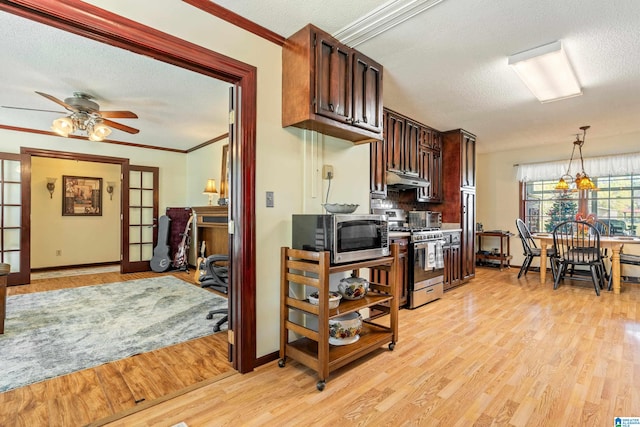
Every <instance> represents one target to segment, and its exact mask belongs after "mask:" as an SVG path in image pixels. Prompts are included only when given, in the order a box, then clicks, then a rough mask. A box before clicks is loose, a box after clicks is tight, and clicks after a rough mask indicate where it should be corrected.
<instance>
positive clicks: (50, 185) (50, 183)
mask: <svg viewBox="0 0 640 427" xmlns="http://www.w3.org/2000/svg"><path fill="white" fill-rule="evenodd" d="M57 179H58V178H47V190H49V198H51V199H53V190H55V189H56V180H57Z"/></svg>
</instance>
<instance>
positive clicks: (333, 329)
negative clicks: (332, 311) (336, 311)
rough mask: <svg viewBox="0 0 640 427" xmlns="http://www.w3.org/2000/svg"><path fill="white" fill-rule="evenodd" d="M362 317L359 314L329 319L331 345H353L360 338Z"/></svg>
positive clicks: (353, 313) (354, 313)
mask: <svg viewBox="0 0 640 427" xmlns="http://www.w3.org/2000/svg"><path fill="white" fill-rule="evenodd" d="M360 332H362V316H361V315H360V313H358V312H352V313H347V314H345V315H342V316H339V317H334V318H333V319H329V344H334V345H345V344H352V343H354V342H356V341H358V339H359V338H360V335H359V334H360Z"/></svg>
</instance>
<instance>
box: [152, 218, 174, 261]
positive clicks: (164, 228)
mask: <svg viewBox="0 0 640 427" xmlns="http://www.w3.org/2000/svg"><path fill="white" fill-rule="evenodd" d="M170 222H171V218H169V217H168V216H166V215H162V216H161V217H160V219H158V224H159V228H158V244H157V245H156V247H155V248H153V257H152V258H151V261H150V263H151V270H153V271H155V272H156V273H163V272H165V271H167V270H168V269H169V267H171V256H170V250H169V245H168V244H167V241H168V240H169V223H170Z"/></svg>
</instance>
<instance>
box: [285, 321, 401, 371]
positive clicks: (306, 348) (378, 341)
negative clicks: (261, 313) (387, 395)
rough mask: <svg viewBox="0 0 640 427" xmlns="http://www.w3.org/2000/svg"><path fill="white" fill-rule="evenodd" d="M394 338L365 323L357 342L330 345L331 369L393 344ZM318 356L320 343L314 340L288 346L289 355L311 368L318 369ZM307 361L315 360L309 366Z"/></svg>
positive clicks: (297, 342) (295, 342) (385, 331)
mask: <svg viewBox="0 0 640 427" xmlns="http://www.w3.org/2000/svg"><path fill="white" fill-rule="evenodd" d="M392 338H393V335H392V334H391V332H390V331H389V329H388V328H384V327H381V326H377V325H373V324H369V323H364V322H363V324H362V332H361V333H360V339H359V340H358V341H357V342H355V343H353V344H347V345H329V362H328V363H329V369H330V370H335V369H337V368H340V367H342V366H344V365H346V364H348V363H350V362H352V361H354V360H356V359H358V358H360V357H362V356H364V355H366V354H367V353H369V352H371V351H372V350H374V349H377V348H380V347H381V346H382V345H383V344H386V343H389V342H391V341H392ZM354 350H355V351H354ZM317 354H318V342H317V341H314V340H312V339H309V338H301V339H299V340H296V341H293V342H291V343H289V344H287V355H288V356H291V357H292V358H293V359H295V360H298V361H299V362H301V363H302V364H303V365H306V366H308V367H309V368H312V369H316V368H317V363H316V362H315V360H316V356H317ZM296 355H297V356H298V357H296ZM301 355H302V356H301ZM305 360H314V362H313V363H310V364H309V365H307V364H306V363H304V361H305Z"/></svg>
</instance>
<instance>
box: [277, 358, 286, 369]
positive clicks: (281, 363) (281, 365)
mask: <svg viewBox="0 0 640 427" xmlns="http://www.w3.org/2000/svg"><path fill="white" fill-rule="evenodd" d="M284 364H285V360H284V359H280V360H278V366H279V367H281V368H284Z"/></svg>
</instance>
